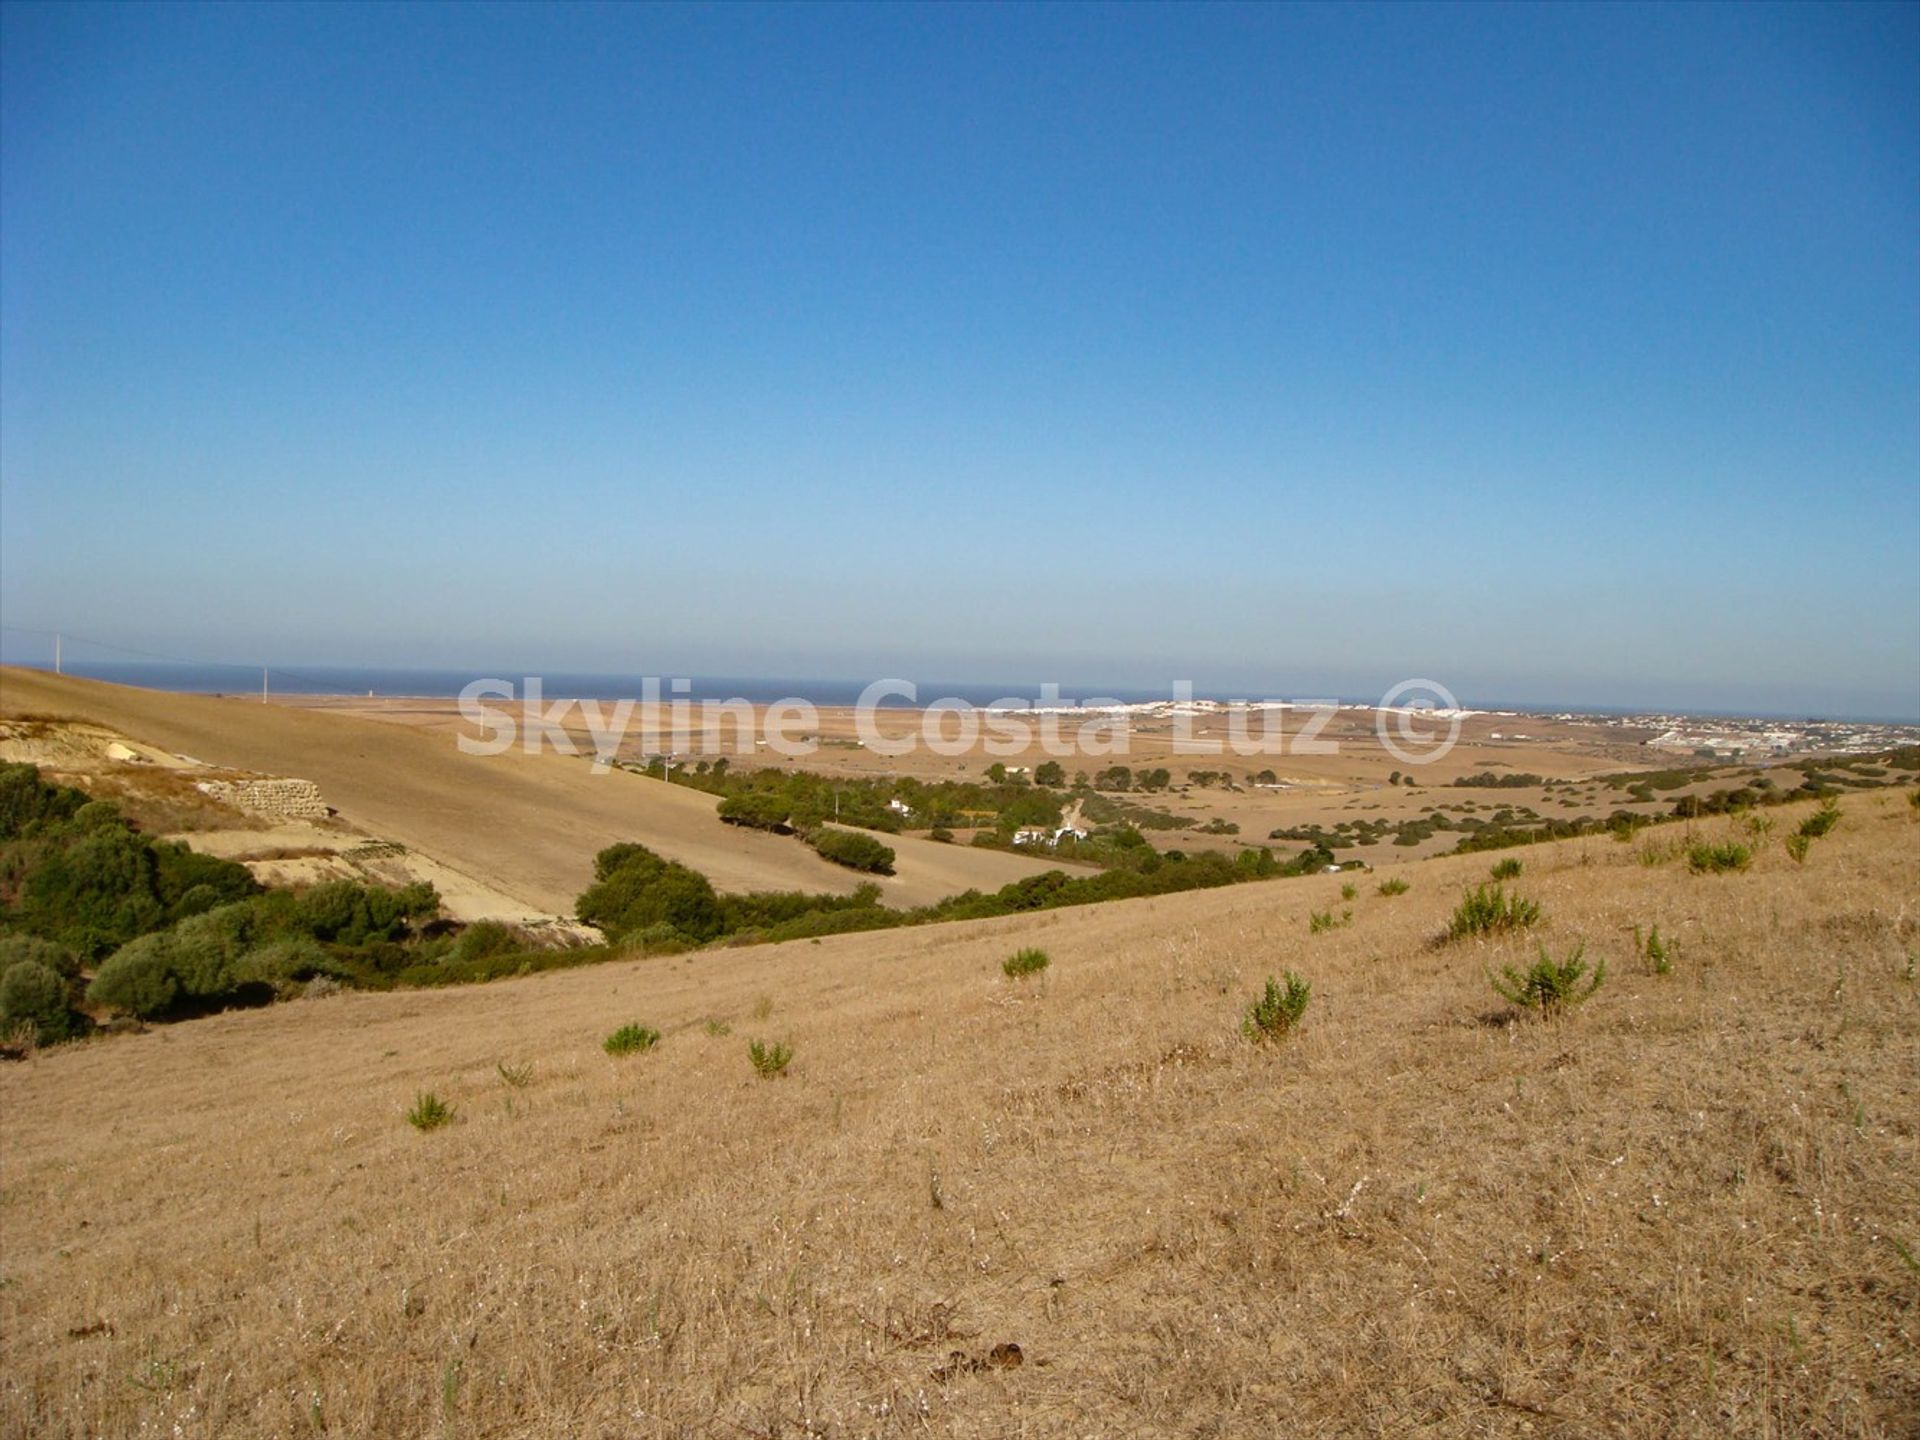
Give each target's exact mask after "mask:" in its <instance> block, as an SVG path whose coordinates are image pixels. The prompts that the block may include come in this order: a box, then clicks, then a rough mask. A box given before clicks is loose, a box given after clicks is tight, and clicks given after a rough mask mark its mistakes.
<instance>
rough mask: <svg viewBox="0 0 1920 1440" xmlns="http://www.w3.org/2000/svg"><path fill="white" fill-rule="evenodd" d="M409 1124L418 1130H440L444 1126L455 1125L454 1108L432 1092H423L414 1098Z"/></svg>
mask: <svg viewBox="0 0 1920 1440" xmlns="http://www.w3.org/2000/svg"><path fill="white" fill-rule="evenodd" d="M407 1123H408V1124H409V1125H411V1126H413V1128H414V1129H416V1130H438V1129H439V1128H440V1127H441V1126H442V1125H451V1124H452V1123H453V1107H452V1106H451V1105H449V1104H447V1103H446V1101H444V1100H442V1099H441V1098H440V1097H439V1096H438V1095H436V1094H434V1093H433V1092H432V1091H431V1090H422V1091H421V1092H420V1093H419V1094H418V1095H416V1096H414V1097H413V1108H412V1109H411V1110H409V1111H407Z"/></svg>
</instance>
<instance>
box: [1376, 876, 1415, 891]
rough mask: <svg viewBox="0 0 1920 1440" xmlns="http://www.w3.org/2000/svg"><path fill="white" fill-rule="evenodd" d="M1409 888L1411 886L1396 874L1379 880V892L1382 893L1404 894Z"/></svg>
mask: <svg viewBox="0 0 1920 1440" xmlns="http://www.w3.org/2000/svg"><path fill="white" fill-rule="evenodd" d="M1410 888H1412V887H1410V886H1409V885H1408V884H1407V882H1406V881H1405V880H1403V879H1401V878H1400V877H1399V876H1398V875H1395V876H1394V877H1393V878H1392V879H1391V880H1382V881H1381V882H1380V893H1381V894H1382V895H1404V894H1406V893H1407V891H1408V890H1409V889H1410Z"/></svg>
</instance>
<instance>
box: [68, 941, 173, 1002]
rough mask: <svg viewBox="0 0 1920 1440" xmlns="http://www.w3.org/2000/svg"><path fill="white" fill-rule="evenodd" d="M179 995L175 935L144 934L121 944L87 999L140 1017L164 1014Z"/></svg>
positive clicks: (99, 974) (88, 987)
mask: <svg viewBox="0 0 1920 1440" xmlns="http://www.w3.org/2000/svg"><path fill="white" fill-rule="evenodd" d="M179 995H180V980H179V977H178V976H177V975H175V974H174V969H173V937H172V936H171V935H166V934H159V935H144V936H142V937H140V938H139V939H138V940H133V941H130V942H128V943H127V944H125V945H122V946H121V947H120V948H119V949H118V950H116V951H114V953H113V954H112V955H111V956H109V957H108V958H107V960H106V961H105V962H104V963H103V964H102V965H101V966H100V969H99V972H98V973H97V974H96V975H95V976H94V977H93V983H92V984H91V985H89V986H87V999H88V1000H90V1001H92V1002H93V1003H94V1004H95V1005H101V1006H105V1007H106V1008H107V1009H110V1010H124V1011H125V1012H126V1013H128V1014H129V1015H137V1016H139V1017H140V1018H141V1019H143V1020H146V1019H151V1018H152V1017H154V1016H156V1015H160V1014H164V1013H165V1012H166V1011H167V1010H169V1009H171V1008H172V1006H173V1003H174V1001H175V1000H177V999H178V998H179Z"/></svg>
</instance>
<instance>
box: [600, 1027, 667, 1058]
mask: <svg viewBox="0 0 1920 1440" xmlns="http://www.w3.org/2000/svg"><path fill="white" fill-rule="evenodd" d="M659 1043H660V1032H659V1031H658V1030H652V1029H649V1028H648V1027H647V1026H645V1025H622V1026H621V1027H620V1028H619V1029H618V1030H616V1031H614V1032H613V1033H612V1034H611V1035H609V1036H607V1038H606V1039H605V1040H603V1041H601V1042H600V1048H601V1049H603V1050H605V1051H606V1052H607V1054H609V1055H638V1054H640V1053H641V1052H642V1051H646V1050H651V1049H653V1047H654V1046H656V1045H658V1044H659Z"/></svg>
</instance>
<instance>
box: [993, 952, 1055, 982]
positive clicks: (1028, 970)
mask: <svg viewBox="0 0 1920 1440" xmlns="http://www.w3.org/2000/svg"><path fill="white" fill-rule="evenodd" d="M1049 963H1050V962H1049V961H1048V960H1047V952H1046V951H1044V950H1036V949H1034V948H1033V947H1032V946H1028V947H1027V948H1026V949H1024V950H1016V951H1015V952H1014V953H1013V954H1011V955H1009V956H1008V957H1007V958H1006V959H1005V960H1002V961H1001V962H1000V968H1001V969H1002V970H1003V971H1005V972H1006V974H1007V977H1008V978H1009V979H1016V980H1017V979H1019V978H1020V977H1021V976H1023V975H1038V974H1039V973H1040V972H1041V971H1042V970H1044V969H1046V968H1047V965H1048V964H1049Z"/></svg>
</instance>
